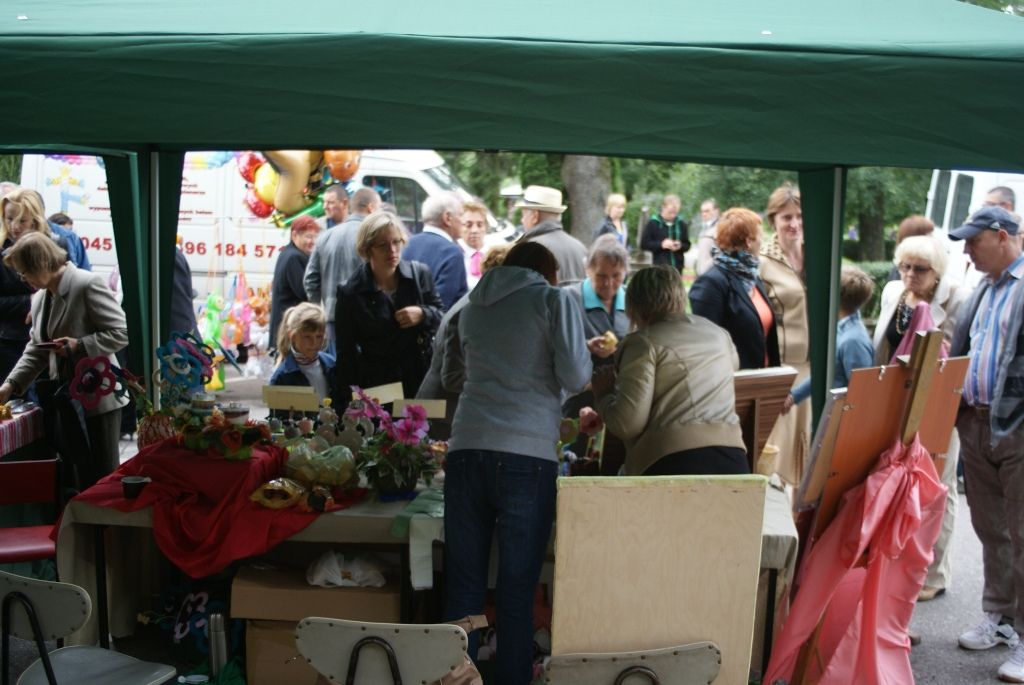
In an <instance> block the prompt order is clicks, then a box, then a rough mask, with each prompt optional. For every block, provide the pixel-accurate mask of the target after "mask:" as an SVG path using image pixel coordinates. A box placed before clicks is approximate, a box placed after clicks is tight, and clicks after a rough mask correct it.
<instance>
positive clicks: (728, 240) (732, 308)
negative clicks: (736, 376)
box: [690, 207, 779, 369]
mask: <svg viewBox="0 0 1024 685" xmlns="http://www.w3.org/2000/svg"><path fill="white" fill-rule="evenodd" d="M760 250H761V217H759V216H758V215H757V213H756V212H753V211H751V210H749V209H746V208H744V207H733V208H732V209H730V210H728V211H726V212H725V214H723V215H722V217H721V218H720V219H719V220H718V234H717V235H716V237H715V250H714V266H713V267H712V268H711V270H709V271H708V272H707V273H705V274H704V275H703V276H701V277H700V278H698V279H697V281H696V282H695V283H694V284H693V286H692V287H691V288H690V307H691V309H692V310H693V313H694V314H697V315H698V316H703V317H704V318H706V319H709V320H710V321H711V322H713V323H716V324H718V325H719V326H721V327H722V328H724V329H725V330H726V331H728V332H729V336H730V337H731V338H732V341H733V344H734V345H736V352H737V354H738V355H739V358H740V368H741V369H761V368H765V367H768V366H778V365H779V338H778V333H777V332H776V330H775V314H774V312H773V311H772V307H771V304H770V303H769V300H768V293H767V292H766V291H765V287H764V283H762V281H761V276H760V260H759V259H758V256H757V255H758V253H759V252H760Z"/></svg>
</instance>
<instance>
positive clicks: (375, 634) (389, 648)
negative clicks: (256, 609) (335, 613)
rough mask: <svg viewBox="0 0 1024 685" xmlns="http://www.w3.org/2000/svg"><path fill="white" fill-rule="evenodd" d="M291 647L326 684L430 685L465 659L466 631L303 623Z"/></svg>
mask: <svg viewBox="0 0 1024 685" xmlns="http://www.w3.org/2000/svg"><path fill="white" fill-rule="evenodd" d="M295 644H296V646H297V647H298V650H299V653H300V654H301V655H302V656H304V657H305V658H306V661H307V662H309V665H310V666H312V667H313V669H314V670H315V671H317V672H318V673H320V674H321V675H324V676H326V677H327V678H328V679H329V680H330V681H331V682H332V683H346V685H356V684H357V683H358V684H359V685H364V684H367V685H386V684H393V685H402V683H406V684H410V683H416V684H419V683H436V682H437V681H439V680H441V678H442V677H443V676H446V675H448V674H449V673H451V672H452V671H453V670H454V669H456V668H457V667H459V666H460V665H461V664H463V663H464V662H465V660H466V655H467V650H468V648H469V640H468V639H467V637H466V632H465V631H464V630H463V629H462V628H460V627H459V626H456V625H452V624H450V623H435V624H424V625H410V624H403V623H366V622H363V621H345V620H342V619H337V618H316V617H310V618H304V619H302V620H301V621H299V625H298V627H297V628H296V632H295Z"/></svg>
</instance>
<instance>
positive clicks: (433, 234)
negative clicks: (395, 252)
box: [402, 192, 469, 311]
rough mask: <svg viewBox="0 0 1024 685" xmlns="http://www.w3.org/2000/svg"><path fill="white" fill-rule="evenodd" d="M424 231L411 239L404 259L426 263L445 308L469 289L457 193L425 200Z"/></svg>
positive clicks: (460, 208) (460, 209)
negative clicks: (459, 242) (460, 242)
mask: <svg viewBox="0 0 1024 685" xmlns="http://www.w3.org/2000/svg"><path fill="white" fill-rule="evenodd" d="M422 214H423V223H424V226H423V232H422V233H417V234H416V235H414V236H413V237H412V238H410V239H409V244H408V245H406V247H405V250H403V251H402V258H403V259H408V260H409V261H412V262H420V263H422V264H426V265H427V268H429V269H430V274H431V275H432V276H433V277H434V287H435V288H437V294H438V295H440V296H441V302H442V304H443V305H444V309H445V311H448V309H449V308H450V307H451V306H452V305H453V304H455V303H456V302H457V301H458V299H459V298H460V297H462V296H463V295H465V294H466V293H467V292H469V286H468V285H467V283H466V259H465V255H464V254H463V252H462V248H461V247H459V244H458V242H456V241H457V240H458V239H459V238H461V237H462V200H461V199H460V198H459V196H458V195H456V194H455V193H450V192H449V193H441V194H439V195H431V196H430V197H428V198H427V199H426V200H424V202H423V211H422Z"/></svg>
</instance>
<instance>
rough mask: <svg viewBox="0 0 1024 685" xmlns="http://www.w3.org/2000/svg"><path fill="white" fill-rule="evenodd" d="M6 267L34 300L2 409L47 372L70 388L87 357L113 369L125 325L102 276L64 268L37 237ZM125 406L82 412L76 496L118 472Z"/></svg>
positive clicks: (111, 403) (53, 247)
mask: <svg viewBox="0 0 1024 685" xmlns="http://www.w3.org/2000/svg"><path fill="white" fill-rule="evenodd" d="M4 263H5V264H6V265H7V266H9V267H10V268H12V269H14V270H15V271H16V272H17V273H18V274H19V275H20V276H21V278H22V279H24V281H25V282H26V283H28V284H29V285H30V286H32V287H33V288H35V289H36V291H37V292H36V293H35V294H34V295H33V296H32V308H31V317H32V330H31V332H30V337H29V342H28V345H27V346H26V347H25V352H24V353H23V354H22V355H21V359H19V360H18V363H17V364H16V365H15V366H14V369H13V370H12V371H11V373H10V374H9V375H8V376H7V379H6V380H5V381H4V382H3V385H0V402H6V401H7V400H8V399H9V398H10V397H11V395H12V394H14V393H18V394H21V393H24V392H25V390H26V388H28V386H29V385H30V384H31V383H32V381H34V380H35V379H36V377H37V376H38V375H39V374H40V373H42V372H43V371H44V370H46V369H47V368H48V369H49V371H50V378H54V379H56V380H57V381H58V382H60V383H67V382H68V381H70V380H72V378H73V376H74V369H75V364H76V363H77V361H78V360H79V359H82V358H84V357H101V356H102V357H106V358H107V359H108V360H109V361H110V364H111V366H114V365H116V364H117V360H116V359H115V357H114V353H115V352H117V351H118V350H120V349H122V348H123V347H124V346H125V345H127V344H128V325H127V323H126V322H125V317H124V311H123V310H122V309H121V307H120V305H118V304H117V301H116V300H115V299H114V294H113V293H112V292H111V291H110V288H108V287H107V284H106V279H105V278H104V277H103V276H101V275H99V274H94V273H92V272H89V271H84V270H81V269H79V268H77V267H76V266H75V265H74V264H72V263H71V262H68V261H67V253H66V252H65V251H64V250H63V249H61V248H60V247H59V246H58V245H57V243H56V242H54V241H53V239H52V238H50V237H49V236H46V235H43V234H42V233H31V234H29V235H26V236H23V237H22V238H21V239H20V240H19V241H18V242H17V243H15V244H14V246H13V247H11V248H10V249H9V250H7V251H6V252H5V254H4ZM125 404H127V400H125V399H122V398H120V397H117V396H116V395H114V394H108V395H104V396H103V397H101V398H100V400H99V404H98V405H97V406H96V407H94V408H86V409H85V423H86V429H87V432H88V436H89V446H88V448H87V449H84V450H83V453H82V454H76V455H74V457H75V459H74V461H75V466H76V467H77V471H78V487H79V488H80V489H83V490H84V489H85V488H87V487H89V486H90V485H92V484H93V483H95V482H96V481H97V480H99V479H100V478H102V477H103V476H105V475H107V474H108V473H110V472H111V471H113V470H114V469H116V468H117V466H118V432H119V429H120V425H121V407H122V406H124V405H125ZM64 457H65V458H66V459H67V458H68V455H64Z"/></svg>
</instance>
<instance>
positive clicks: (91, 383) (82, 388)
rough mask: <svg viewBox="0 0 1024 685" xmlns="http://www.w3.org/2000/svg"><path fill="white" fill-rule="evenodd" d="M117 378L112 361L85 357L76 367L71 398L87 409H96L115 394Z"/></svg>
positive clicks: (103, 358) (104, 358)
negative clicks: (103, 399)
mask: <svg viewBox="0 0 1024 685" xmlns="http://www.w3.org/2000/svg"><path fill="white" fill-rule="evenodd" d="M116 387H117V376H115V375H114V371H113V368H112V367H111V364H110V360H109V359H107V358H106V357H85V358H84V359H79V360H78V364H76V365H75V377H74V379H73V380H72V382H71V397H73V398H74V399H76V400H78V401H79V402H81V403H82V407H84V408H85V409H95V408H96V407H98V406H99V404H100V399H101V398H103V397H104V396H105V395H109V394H111V393H112V392H114V389H115V388H116Z"/></svg>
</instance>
